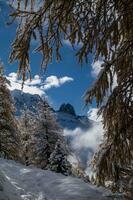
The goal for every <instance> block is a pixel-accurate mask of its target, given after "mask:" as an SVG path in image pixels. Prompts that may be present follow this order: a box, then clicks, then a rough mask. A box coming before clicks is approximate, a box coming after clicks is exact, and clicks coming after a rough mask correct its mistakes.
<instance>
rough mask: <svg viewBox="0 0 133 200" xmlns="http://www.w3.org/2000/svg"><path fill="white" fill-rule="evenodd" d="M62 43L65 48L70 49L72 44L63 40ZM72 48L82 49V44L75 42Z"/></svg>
mask: <svg viewBox="0 0 133 200" xmlns="http://www.w3.org/2000/svg"><path fill="white" fill-rule="evenodd" d="M63 43H64V44H65V45H66V46H68V47H71V48H72V44H71V42H70V40H63ZM74 47H75V48H80V47H82V42H79V43H78V41H76V42H75V44H74Z"/></svg>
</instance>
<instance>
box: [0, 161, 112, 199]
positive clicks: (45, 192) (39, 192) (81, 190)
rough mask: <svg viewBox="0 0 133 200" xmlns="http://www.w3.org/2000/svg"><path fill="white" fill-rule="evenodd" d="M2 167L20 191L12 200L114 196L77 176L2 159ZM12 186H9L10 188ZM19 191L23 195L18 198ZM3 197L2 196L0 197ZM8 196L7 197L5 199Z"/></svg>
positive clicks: (0, 163) (9, 179)
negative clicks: (106, 194)
mask: <svg viewBox="0 0 133 200" xmlns="http://www.w3.org/2000/svg"><path fill="white" fill-rule="evenodd" d="M0 169H1V170H2V172H3V173H4V174H5V175H6V178H7V179H8V181H9V182H10V183H11V184H12V186H13V187H15V191H17V194H16V199H15V198H12V195H10V196H9V200H18V199H19V200H20V199H21V198H22V199H23V200H110V199H112V198H107V197H105V196H104V195H103V191H102V190H99V189H97V188H96V187H94V186H92V185H90V184H87V183H84V182H83V181H82V180H80V179H78V178H73V177H70V176H69V177H67V176H63V175H61V174H56V173H53V172H51V171H44V170H40V169H37V168H34V167H25V166H23V165H21V164H18V163H15V162H14V161H8V160H3V159H0ZM6 189H7V190H8V188H6ZM18 195H19V196H21V198H18ZM0 200H2V198H0ZM4 200H6V199H4Z"/></svg>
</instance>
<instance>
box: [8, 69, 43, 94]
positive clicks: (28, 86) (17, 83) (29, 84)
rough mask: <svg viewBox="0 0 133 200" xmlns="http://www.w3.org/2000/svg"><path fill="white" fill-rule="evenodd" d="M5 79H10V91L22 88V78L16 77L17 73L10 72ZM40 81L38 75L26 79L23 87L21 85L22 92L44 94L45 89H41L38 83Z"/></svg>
mask: <svg viewBox="0 0 133 200" xmlns="http://www.w3.org/2000/svg"><path fill="white" fill-rule="evenodd" d="M7 79H8V80H9V81H10V86H9V89H10V90H11V91H13V90H15V89H17V90H21V89H22V80H18V79H17V74H16V73H14V72H13V73H10V74H9V75H8V76H7ZM40 83H41V79H40V78H39V76H38V75H36V76H35V77H34V78H33V80H32V81H30V80H27V81H25V84H24V87H23V92H24V93H29V94H38V95H39V96H44V95H45V91H44V90H42V89H41V88H40V87H38V85H39V84H40Z"/></svg>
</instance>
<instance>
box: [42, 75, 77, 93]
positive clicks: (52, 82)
mask: <svg viewBox="0 0 133 200" xmlns="http://www.w3.org/2000/svg"><path fill="white" fill-rule="evenodd" d="M73 80H74V79H73V78H71V77H68V76H64V77H61V78H58V77H57V76H49V77H47V78H46V80H45V82H44V85H43V86H42V88H43V89H44V90H49V89H51V88H53V87H55V88H57V87H60V86H61V85H63V84H64V83H66V82H71V81H73Z"/></svg>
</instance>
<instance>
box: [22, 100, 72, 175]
mask: <svg viewBox="0 0 133 200" xmlns="http://www.w3.org/2000/svg"><path fill="white" fill-rule="evenodd" d="M36 110H37V112H36V113H34V112H32V111H31V110H28V109H27V110H26V109H25V111H24V112H23V114H22V116H21V117H20V120H19V122H20V125H19V127H20V131H21V143H22V146H23V152H22V157H23V162H24V163H25V164H26V165H35V166H37V167H39V168H42V169H46V168H50V169H52V170H54V171H58V169H57V168H51V162H53V161H52V160H53V158H52V157H51V154H52V153H53V152H55V151H56V149H57V146H58V145H57V144H59V141H60V143H62V148H61V149H60V152H59V156H61V157H62V158H63V161H62V168H63V167H64V171H63V170H62V171H60V172H61V173H64V174H65V171H66V174H69V173H68V171H70V170H69V169H70V164H69V162H68V161H67V153H68V152H67V150H66V144H65V143H64V139H63V137H62V135H61V131H62V129H61V128H60V127H59V125H58V123H57V122H56V117H55V115H54V112H53V111H52V109H51V107H50V106H49V105H48V103H47V102H46V101H40V102H39V103H38V105H37V109H36ZM64 152H65V153H64ZM56 154H57V151H56ZM65 159H66V160H65ZM66 163H67V164H66ZM52 165H53V164H52ZM58 165H59V166H60V165H61V163H60V162H59V163H58ZM63 165H64V166H63ZM67 166H68V168H69V169H67Z"/></svg>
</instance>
